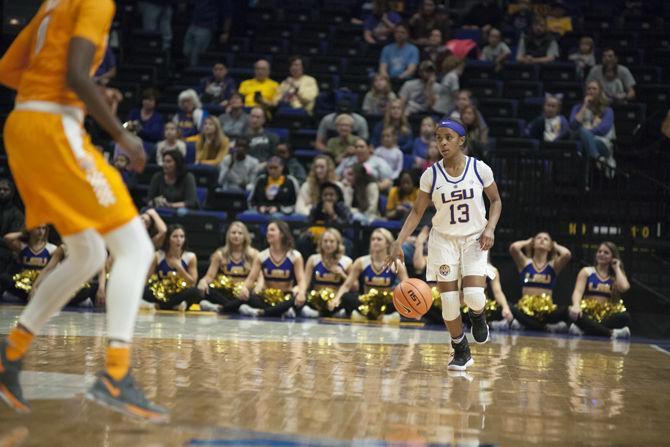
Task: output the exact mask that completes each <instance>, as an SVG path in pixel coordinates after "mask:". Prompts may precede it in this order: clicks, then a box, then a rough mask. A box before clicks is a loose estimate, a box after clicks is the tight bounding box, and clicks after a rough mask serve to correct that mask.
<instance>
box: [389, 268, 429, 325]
mask: <svg viewBox="0 0 670 447" xmlns="http://www.w3.org/2000/svg"><path fill="white" fill-rule="evenodd" d="M393 305H394V306H395V308H396V310H397V311H398V312H400V315H402V316H404V317H407V318H413V319H415V320H418V319H420V318H421V317H422V316H424V315H425V314H426V312H428V309H430V306H432V305H433V293H432V291H431V290H430V286H429V285H428V284H426V283H425V282H423V281H421V280H420V279H418V278H410V279H407V280H405V281H403V282H401V283H400V284H398V285H397V286H396V288H395V289H393Z"/></svg>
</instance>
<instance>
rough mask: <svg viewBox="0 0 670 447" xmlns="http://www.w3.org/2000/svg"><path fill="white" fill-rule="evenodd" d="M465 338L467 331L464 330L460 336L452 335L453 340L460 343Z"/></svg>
mask: <svg viewBox="0 0 670 447" xmlns="http://www.w3.org/2000/svg"><path fill="white" fill-rule="evenodd" d="M464 338H465V332H463V333H462V334H461V335H460V336H458V337H456V338H454V337H451V341H452V342H454V343H456V344H459V343H460V342H462V341H463V339H464Z"/></svg>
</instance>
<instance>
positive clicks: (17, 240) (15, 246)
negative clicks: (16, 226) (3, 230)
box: [2, 231, 25, 253]
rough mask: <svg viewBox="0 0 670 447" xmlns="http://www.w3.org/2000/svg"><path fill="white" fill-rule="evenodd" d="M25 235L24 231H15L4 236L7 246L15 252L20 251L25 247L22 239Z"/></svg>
mask: <svg viewBox="0 0 670 447" xmlns="http://www.w3.org/2000/svg"><path fill="white" fill-rule="evenodd" d="M24 237H25V235H24V234H23V232H22V231H15V232H13V233H7V234H5V235H4V236H3V237H2V238H3V240H4V241H5V244H6V245H7V247H8V248H9V249H10V250H11V251H12V252H14V253H18V252H20V251H21V249H22V248H23V246H22V243H23V242H22V240H23V238H24Z"/></svg>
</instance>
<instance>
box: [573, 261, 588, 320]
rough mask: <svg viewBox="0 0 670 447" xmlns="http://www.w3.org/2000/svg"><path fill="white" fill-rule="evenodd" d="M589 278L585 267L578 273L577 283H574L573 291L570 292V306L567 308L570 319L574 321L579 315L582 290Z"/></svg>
mask: <svg viewBox="0 0 670 447" xmlns="http://www.w3.org/2000/svg"><path fill="white" fill-rule="evenodd" d="M588 277H589V271H588V269H587V268H586V267H584V268H583V269H581V270H580V271H579V274H578V275H577V281H575V289H574V290H573V291H572V305H571V306H570V307H569V308H568V311H569V313H570V318H572V319H573V320H576V319H577V317H579V314H580V313H581V306H580V304H581V301H582V297H583V296H584V289H585V288H586V280H587V279H588Z"/></svg>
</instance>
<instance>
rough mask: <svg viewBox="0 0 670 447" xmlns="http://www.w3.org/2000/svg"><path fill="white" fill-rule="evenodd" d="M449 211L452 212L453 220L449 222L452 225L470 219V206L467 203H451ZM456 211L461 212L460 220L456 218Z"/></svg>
mask: <svg viewBox="0 0 670 447" xmlns="http://www.w3.org/2000/svg"><path fill="white" fill-rule="evenodd" d="M449 211H450V213H451V221H450V222H449V223H450V224H451V225H455V224H456V222H458V223H465V222H467V221H469V220H470V208H469V207H468V204H467V203H461V204H460V205H454V204H451V205H450V206H449ZM456 211H458V212H459V213H460V216H458V220H457V219H456Z"/></svg>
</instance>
